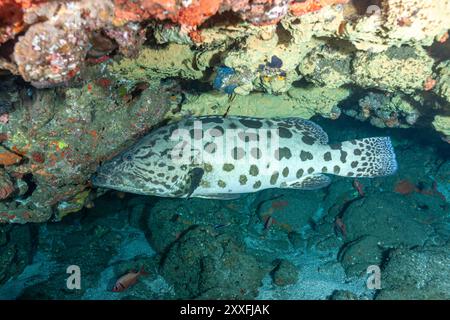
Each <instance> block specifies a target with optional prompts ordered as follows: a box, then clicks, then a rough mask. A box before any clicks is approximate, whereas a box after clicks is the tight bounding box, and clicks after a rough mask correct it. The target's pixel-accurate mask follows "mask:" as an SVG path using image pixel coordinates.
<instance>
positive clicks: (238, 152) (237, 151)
mask: <svg viewBox="0 0 450 320" xmlns="http://www.w3.org/2000/svg"><path fill="white" fill-rule="evenodd" d="M244 155H245V151H244V149H242V148H239V147H234V148H233V149H231V156H232V157H233V159H234V160H241V159H242V158H243V157H244Z"/></svg>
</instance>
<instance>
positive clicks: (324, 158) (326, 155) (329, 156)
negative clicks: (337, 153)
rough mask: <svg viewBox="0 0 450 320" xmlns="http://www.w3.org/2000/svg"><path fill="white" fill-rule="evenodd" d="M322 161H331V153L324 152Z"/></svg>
mask: <svg viewBox="0 0 450 320" xmlns="http://www.w3.org/2000/svg"><path fill="white" fill-rule="evenodd" d="M323 160H325V161H331V152H329V151H328V152H325V154H324V155H323Z"/></svg>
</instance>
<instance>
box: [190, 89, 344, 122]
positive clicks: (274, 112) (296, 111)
mask: <svg viewBox="0 0 450 320" xmlns="http://www.w3.org/2000/svg"><path fill="white" fill-rule="evenodd" d="M350 94H351V91H350V89H345V88H339V89H327V88H318V87H312V86H311V87H304V88H303V87H301V88H300V87H298V88H297V87H293V88H291V89H289V91H288V92H287V93H285V94H280V95H270V94H266V93H258V92H255V93H251V94H249V95H246V96H236V97H235V98H234V99H233V101H231V102H229V99H228V96H227V95H225V94H217V93H204V94H201V95H199V96H192V95H190V96H188V97H187V101H186V103H184V104H183V105H182V107H181V113H182V114H183V113H185V114H193V115H223V114H225V113H226V112H227V109H228V108H229V110H228V114H229V115H239V116H255V115H256V116H259V117H267V118H269V117H300V118H304V119H309V118H311V117H312V116H314V115H316V114H321V115H323V116H324V117H326V118H337V117H338V116H339V114H340V110H339V108H338V105H339V103H340V102H342V101H344V100H345V99H346V98H348V97H349V96H350Z"/></svg>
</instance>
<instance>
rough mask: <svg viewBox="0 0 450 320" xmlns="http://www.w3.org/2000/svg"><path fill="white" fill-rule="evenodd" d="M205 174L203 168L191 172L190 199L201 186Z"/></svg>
mask: <svg viewBox="0 0 450 320" xmlns="http://www.w3.org/2000/svg"><path fill="white" fill-rule="evenodd" d="M204 174H205V170H203V169H202V168H193V169H192V170H191V171H190V172H189V176H190V179H189V182H190V184H189V190H188V195H187V197H188V198H190V197H191V195H192V193H193V192H194V191H195V189H197V188H198V186H199V185H200V181H201V180H202V177H203V175H204Z"/></svg>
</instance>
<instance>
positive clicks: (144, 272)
mask: <svg viewBox="0 0 450 320" xmlns="http://www.w3.org/2000/svg"><path fill="white" fill-rule="evenodd" d="M139 274H140V275H141V276H148V275H149V273H148V272H147V271H145V269H144V266H142V267H141V269H140V270H139Z"/></svg>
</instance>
